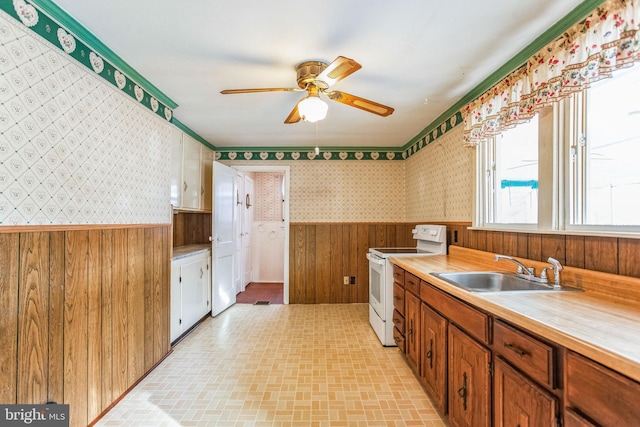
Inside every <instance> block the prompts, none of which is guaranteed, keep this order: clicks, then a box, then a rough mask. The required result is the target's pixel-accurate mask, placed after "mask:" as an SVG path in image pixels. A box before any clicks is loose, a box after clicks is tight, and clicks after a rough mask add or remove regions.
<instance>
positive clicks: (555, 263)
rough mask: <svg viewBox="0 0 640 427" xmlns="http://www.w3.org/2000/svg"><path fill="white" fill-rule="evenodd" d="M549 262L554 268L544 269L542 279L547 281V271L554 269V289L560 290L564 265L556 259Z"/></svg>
mask: <svg viewBox="0 0 640 427" xmlns="http://www.w3.org/2000/svg"><path fill="white" fill-rule="evenodd" d="M547 262H548V263H549V264H551V265H552V267H545V268H543V269H542V273H540V277H541V278H544V279H545V280H546V279H547V270H551V269H553V288H554V289H560V271H562V265H561V264H560V261H558V260H557V259H555V258H551V257H549V259H547Z"/></svg>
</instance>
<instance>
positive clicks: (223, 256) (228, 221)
mask: <svg viewBox="0 0 640 427" xmlns="http://www.w3.org/2000/svg"><path fill="white" fill-rule="evenodd" d="M235 203H236V170H235V169H232V168H230V167H228V166H225V165H223V164H222V163H218V162H213V215H212V219H213V224H212V229H213V239H212V240H213V241H212V243H211V251H212V252H211V253H212V257H213V270H212V283H213V291H212V298H213V304H212V306H211V315H212V316H217V315H218V314H220V313H221V312H222V311H224V310H225V309H227V308H228V307H230V306H231V305H233V304H235V302H236V287H235V283H234V258H235V256H234V254H235V248H236V232H235V222H234V205H235Z"/></svg>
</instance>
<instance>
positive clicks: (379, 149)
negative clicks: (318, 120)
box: [218, 145, 402, 153]
mask: <svg viewBox="0 0 640 427" xmlns="http://www.w3.org/2000/svg"><path fill="white" fill-rule="evenodd" d="M314 148H315V147H310V146H297V147H244V146H243V147H218V150H220V151H252V152H262V151H283V152H293V151H313V150H314ZM320 151H331V152H334V151H335V152H340V151H349V152H351V151H353V152H358V151H362V152H379V153H381V152H385V153H386V152H389V151H392V152H400V151H402V150H401V149H400V147H325V146H322V145H321V146H320Z"/></svg>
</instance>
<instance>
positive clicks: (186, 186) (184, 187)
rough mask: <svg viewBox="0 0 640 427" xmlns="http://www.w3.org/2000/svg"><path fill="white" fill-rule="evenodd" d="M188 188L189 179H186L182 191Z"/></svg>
mask: <svg viewBox="0 0 640 427" xmlns="http://www.w3.org/2000/svg"><path fill="white" fill-rule="evenodd" d="M187 188H189V186H188V185H187V181H184V185H183V186H182V191H187Z"/></svg>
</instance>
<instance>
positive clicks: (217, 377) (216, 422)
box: [97, 304, 446, 427]
mask: <svg viewBox="0 0 640 427" xmlns="http://www.w3.org/2000/svg"><path fill="white" fill-rule="evenodd" d="M97 425H98V426H127V427H133V426H154V427H155V426H234V427H236V426H265V427H266V426H319V427H320V426H363V427H364V426H367V427H369V426H429V427H436V426H445V425H446V424H445V423H444V422H443V421H441V418H440V416H439V415H438V413H437V412H436V411H435V410H434V409H433V407H432V404H431V402H430V400H429V398H428V397H427V395H426V394H425V392H424V390H423V389H422V387H421V386H420V384H419V383H418V381H417V379H416V378H415V376H414V375H413V374H412V372H411V371H410V370H409V368H408V366H407V364H406V363H405V361H404V359H403V358H402V357H401V355H400V353H399V351H398V349H397V348H395V347H393V348H385V347H382V345H380V342H379V341H378V340H377V338H376V336H375V334H374V332H373V331H372V330H371V327H370V326H369V323H368V305H366V304H333V305H267V306H255V305H247V304H236V305H234V306H233V307H231V308H230V309H228V310H227V311H225V312H224V313H222V314H220V315H219V316H218V317H216V318H209V319H207V320H205V321H204V322H203V323H202V324H200V326H199V327H198V328H197V329H195V330H194V331H193V332H192V333H191V334H190V335H189V336H187V337H186V338H185V339H184V340H182V341H181V342H180V343H179V344H178V345H176V347H175V348H174V351H173V353H172V354H171V355H170V356H169V357H168V358H167V359H166V360H165V361H164V362H163V363H162V364H161V365H160V366H159V367H157V368H156V369H155V370H154V371H153V372H151V373H150V374H149V376H147V378H145V379H144V380H143V381H142V382H141V383H140V384H139V385H138V386H137V387H135V388H134V389H133V390H132V391H131V392H130V393H129V394H128V395H127V396H126V397H125V398H124V399H123V400H122V401H120V402H119V403H118V404H117V405H116V406H115V407H114V408H113V409H112V410H111V411H110V412H109V413H107V414H106V415H105V417H104V418H102V420H100V422H99V423H98V424H97Z"/></svg>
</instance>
